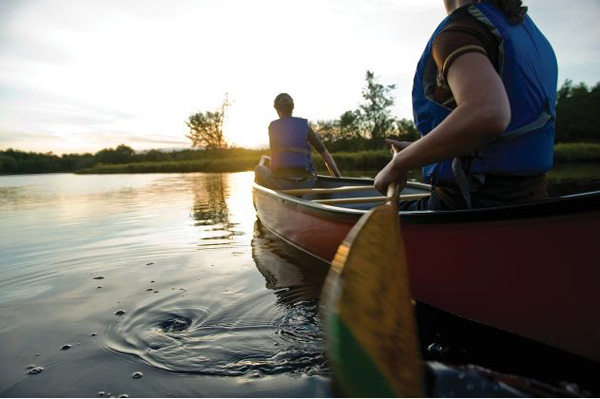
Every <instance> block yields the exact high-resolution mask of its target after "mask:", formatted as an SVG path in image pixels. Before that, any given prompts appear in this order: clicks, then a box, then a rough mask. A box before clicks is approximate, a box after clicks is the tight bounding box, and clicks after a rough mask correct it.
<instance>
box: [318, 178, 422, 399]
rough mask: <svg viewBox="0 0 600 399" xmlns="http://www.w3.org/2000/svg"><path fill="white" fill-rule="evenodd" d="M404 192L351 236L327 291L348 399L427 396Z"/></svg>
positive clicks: (333, 345) (337, 376)
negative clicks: (404, 230)
mask: <svg viewBox="0 0 600 399" xmlns="http://www.w3.org/2000/svg"><path fill="white" fill-rule="evenodd" d="M396 187H397V185H396V184H395V183H394V184H391V185H390V186H389V187H388V193H387V198H388V201H387V202H386V203H385V204H382V205H379V206H377V207H376V208H374V209H372V210H371V211H370V212H368V213H367V214H365V215H364V216H363V217H362V218H361V219H360V220H359V221H358V222H357V224H356V225H355V226H354V227H353V228H352V230H351V231H350V232H349V233H348V236H347V237H346V239H345V240H344V242H343V243H342V244H341V245H340V247H339V249H338V251H337V253H336V255H335V258H334V260H333V262H332V267H331V269H330V271H329V274H328V276H327V279H326V282H325V286H324V289H323V293H322V305H323V310H324V319H325V329H326V338H327V351H328V356H329V360H330V362H331V365H332V369H333V372H334V381H335V383H336V386H337V387H338V388H340V389H341V391H342V392H341V394H342V395H347V396H360V397H373V396H377V397H391V396H396V397H422V396H424V390H423V385H422V384H423V382H422V370H421V364H420V355H419V350H418V341H417V335H416V325H415V321H414V314H413V312H414V311H413V307H412V299H411V295H410V290H409V280H408V270H407V265H406V256H405V253H404V243H403V240H402V235H401V232H400V223H399V217H398V206H397V202H398V191H397V189H396Z"/></svg>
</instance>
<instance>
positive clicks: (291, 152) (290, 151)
mask: <svg viewBox="0 0 600 399" xmlns="http://www.w3.org/2000/svg"><path fill="white" fill-rule="evenodd" d="M308 132H309V127H308V121H307V120H306V119H302V118H296V117H293V116H289V117H282V118H280V119H277V120H274V121H273V122H271V124H270V125H269V147H270V149H271V172H272V173H273V176H275V177H279V178H306V177H309V176H311V175H312V174H313V172H314V166H313V164H312V159H311V147H310V144H309V138H308Z"/></svg>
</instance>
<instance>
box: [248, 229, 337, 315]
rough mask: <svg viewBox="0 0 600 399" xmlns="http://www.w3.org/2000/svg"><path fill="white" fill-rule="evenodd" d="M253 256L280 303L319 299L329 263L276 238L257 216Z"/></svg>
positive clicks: (290, 303) (288, 303)
mask: <svg viewBox="0 0 600 399" xmlns="http://www.w3.org/2000/svg"><path fill="white" fill-rule="evenodd" d="M252 258H254V262H255V263H256V267H257V269H258V270H259V271H260V272H261V274H262V275H263V277H264V278H265V281H266V287H267V288H269V289H271V290H275V293H276V295H277V297H278V301H279V303H280V304H281V305H284V306H288V307H291V306H294V305H295V304H297V303H298V302H300V301H307V302H314V301H318V299H319V295H320V292H321V288H322V286H323V283H324V281H325V277H326V275H327V271H328V270H329V266H328V265H327V264H326V263H324V262H322V261H319V260H317V259H315V258H313V257H311V256H309V255H307V254H305V253H304V252H302V251H300V250H299V249H296V248H294V247H292V246H291V245H289V244H287V243H285V242H284V241H282V240H281V239H279V238H277V237H276V236H275V235H273V233H271V232H269V231H268V230H267V229H266V228H265V227H264V226H263V225H262V224H261V223H260V221H258V220H257V221H256V222H255V224H254V238H253V239H252Z"/></svg>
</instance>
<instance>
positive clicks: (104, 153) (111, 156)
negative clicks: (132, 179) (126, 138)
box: [94, 144, 135, 164]
mask: <svg viewBox="0 0 600 399" xmlns="http://www.w3.org/2000/svg"><path fill="white" fill-rule="evenodd" d="M134 155H135V151H134V150H133V148H131V147H129V146H126V145H125V144H121V145H119V146H117V148H114V149H113V148H104V149H102V150H100V151H98V152H97V153H96V154H95V155H94V157H95V158H96V160H97V161H98V162H100V163H105V164H110V163H129V162H132V161H133V156H134Z"/></svg>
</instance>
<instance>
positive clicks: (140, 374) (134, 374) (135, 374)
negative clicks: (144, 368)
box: [131, 371, 144, 379]
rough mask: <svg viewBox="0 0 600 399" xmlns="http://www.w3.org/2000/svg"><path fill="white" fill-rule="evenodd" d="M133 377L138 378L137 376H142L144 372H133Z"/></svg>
mask: <svg viewBox="0 0 600 399" xmlns="http://www.w3.org/2000/svg"><path fill="white" fill-rule="evenodd" d="M131 376H132V377H133V378H135V379H138V378H142V377H143V376H144V374H142V372H141V371H136V372H135V373H133V374H132V375H131Z"/></svg>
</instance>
